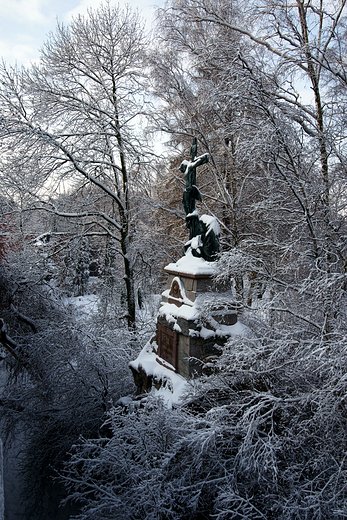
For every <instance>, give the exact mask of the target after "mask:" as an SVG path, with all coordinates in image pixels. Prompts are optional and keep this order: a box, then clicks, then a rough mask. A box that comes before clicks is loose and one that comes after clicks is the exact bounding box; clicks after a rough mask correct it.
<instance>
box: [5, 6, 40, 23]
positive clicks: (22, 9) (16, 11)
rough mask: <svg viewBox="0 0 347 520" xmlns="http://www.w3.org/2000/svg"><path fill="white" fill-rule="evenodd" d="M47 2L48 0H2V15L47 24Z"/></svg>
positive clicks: (21, 20)
mask: <svg viewBox="0 0 347 520" xmlns="http://www.w3.org/2000/svg"><path fill="white" fill-rule="evenodd" d="M45 4H46V0H0V16H1V17H4V18H7V19H12V20H15V21H17V22H31V23H35V24H46V23H47V22H48V18H47V17H46V16H45V15H44V13H43V7H44V6H45Z"/></svg>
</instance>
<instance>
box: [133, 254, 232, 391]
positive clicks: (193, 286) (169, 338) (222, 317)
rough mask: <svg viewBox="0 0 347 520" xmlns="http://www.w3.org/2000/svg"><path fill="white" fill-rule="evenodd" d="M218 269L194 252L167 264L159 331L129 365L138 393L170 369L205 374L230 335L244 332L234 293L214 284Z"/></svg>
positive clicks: (159, 314) (157, 330)
mask: <svg viewBox="0 0 347 520" xmlns="http://www.w3.org/2000/svg"><path fill="white" fill-rule="evenodd" d="M214 268H215V264H214V263H213V262H206V261H205V260H203V259H202V258H195V257H193V256H192V255H190V254H186V255H185V256H184V257H183V258H181V259H180V260H179V261H178V262H176V263H175V264H169V265H168V266H167V267H166V268H165V272H166V273H167V275H168V278H167V285H166V290H165V291H164V292H163V294H162V302H161V306H160V309H159V313H158V318H157V329H156V335H155V337H154V338H153V339H152V340H151V342H150V343H149V344H147V345H146V347H145V348H144V350H143V352H142V353H141V354H140V356H139V357H138V358H137V360H135V361H134V362H131V364H130V367H131V369H132V371H133V373H134V379H135V382H136V385H137V387H138V393H142V392H144V391H148V390H150V385H152V383H153V382H154V384H157V383H158V381H157V380H158V378H159V379H161V380H163V378H164V379H165V377H167V375H168V373H170V372H171V373H176V374H178V375H179V376H182V377H183V378H185V379H189V378H190V377H192V376H195V375H199V374H201V373H202V371H203V369H204V367H206V366H209V365H206V364H207V363H210V362H212V361H213V359H214V358H216V357H217V356H219V355H220V354H221V352H222V348H223V345H224V344H225V343H226V341H227V340H228V338H229V337H230V336H231V335H232V334H237V333H239V332H240V331H239V329H240V330H241V328H242V326H241V324H238V323H237V310H236V305H235V303H234V300H233V295H232V292H231V291H226V290H225V288H222V287H216V285H215V284H214V281H213V274H214ZM160 367H161V368H162V369H163V370H164V371H166V376H165V377H164V376H163V370H162V371H160ZM149 374H152V376H151V377H152V379H150V378H148V375H149ZM159 374H160V375H159ZM152 380H153V381H152Z"/></svg>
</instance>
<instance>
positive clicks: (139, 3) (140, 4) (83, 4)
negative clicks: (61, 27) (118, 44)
mask: <svg viewBox="0 0 347 520" xmlns="http://www.w3.org/2000/svg"><path fill="white" fill-rule="evenodd" d="M0 1H1V0H0ZM101 3H102V1H101V0H81V1H80V3H79V4H78V5H77V6H76V7H74V9H71V10H70V11H67V12H66V13H65V15H64V21H66V22H70V21H71V19H72V17H74V16H77V15H78V14H82V15H84V14H86V13H87V11H88V9H89V8H90V7H91V8H93V9H97V8H98V7H99V5H100V4H101ZM112 3H114V4H118V3H119V4H120V6H122V5H124V6H125V5H126V4H129V5H130V7H132V8H133V9H138V10H139V12H140V14H141V16H142V17H143V18H144V19H145V20H147V22H149V23H150V22H151V21H152V20H153V15H154V5H160V4H162V3H163V0H157V1H156V0H153V2H151V0H119V2H118V0H113V2H112Z"/></svg>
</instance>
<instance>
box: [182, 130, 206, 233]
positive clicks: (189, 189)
mask: <svg viewBox="0 0 347 520" xmlns="http://www.w3.org/2000/svg"><path fill="white" fill-rule="evenodd" d="M197 148H198V143H197V138H196V137H194V139H193V144H192V146H191V149H190V155H191V158H192V160H191V161H183V162H182V164H181V166H180V171H181V172H182V173H184V178H185V181H186V187H185V189H184V192H183V200H182V203H183V208H184V211H185V214H186V223H187V227H188V228H189V239H190V240H191V239H192V238H193V237H195V236H197V235H199V234H200V226H199V214H198V212H197V210H196V207H195V201H196V200H198V201H200V202H201V195H200V191H199V190H198V188H197V187H196V168H197V167H198V166H201V165H202V164H206V163H208V153H205V154H204V155H201V156H200V157H198V158H197V159H196V152H197Z"/></svg>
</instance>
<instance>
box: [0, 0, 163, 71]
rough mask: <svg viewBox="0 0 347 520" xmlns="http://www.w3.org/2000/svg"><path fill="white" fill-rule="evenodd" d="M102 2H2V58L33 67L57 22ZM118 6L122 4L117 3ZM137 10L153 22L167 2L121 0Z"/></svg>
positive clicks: (5, 0)
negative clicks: (156, 7)
mask: <svg viewBox="0 0 347 520" xmlns="http://www.w3.org/2000/svg"><path fill="white" fill-rule="evenodd" d="M100 3H101V2H100V0H0V56H1V57H2V58H3V59H4V60H5V61H6V62H7V63H8V64H13V65H14V63H15V62H17V63H18V65H29V64H30V62H31V61H35V60H37V59H38V57H39V49H40V47H41V46H42V44H43V42H44V41H45V39H46V36H47V34H48V33H49V32H50V31H54V29H55V26H56V22H57V19H58V20H59V21H61V22H68V21H69V20H71V17H72V16H73V15H76V14H78V13H85V12H86V11H87V8H88V7H94V8H96V7H98V6H99V4H100ZM115 3H118V1H117V0H115ZM119 3H120V4H121V5H122V4H126V3H128V4H130V5H131V6H132V7H137V8H138V9H139V11H140V12H141V14H142V16H143V17H144V18H146V19H147V20H149V22H150V21H151V19H152V18H153V13H154V6H155V5H162V4H163V0H128V1H125V0H119Z"/></svg>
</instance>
